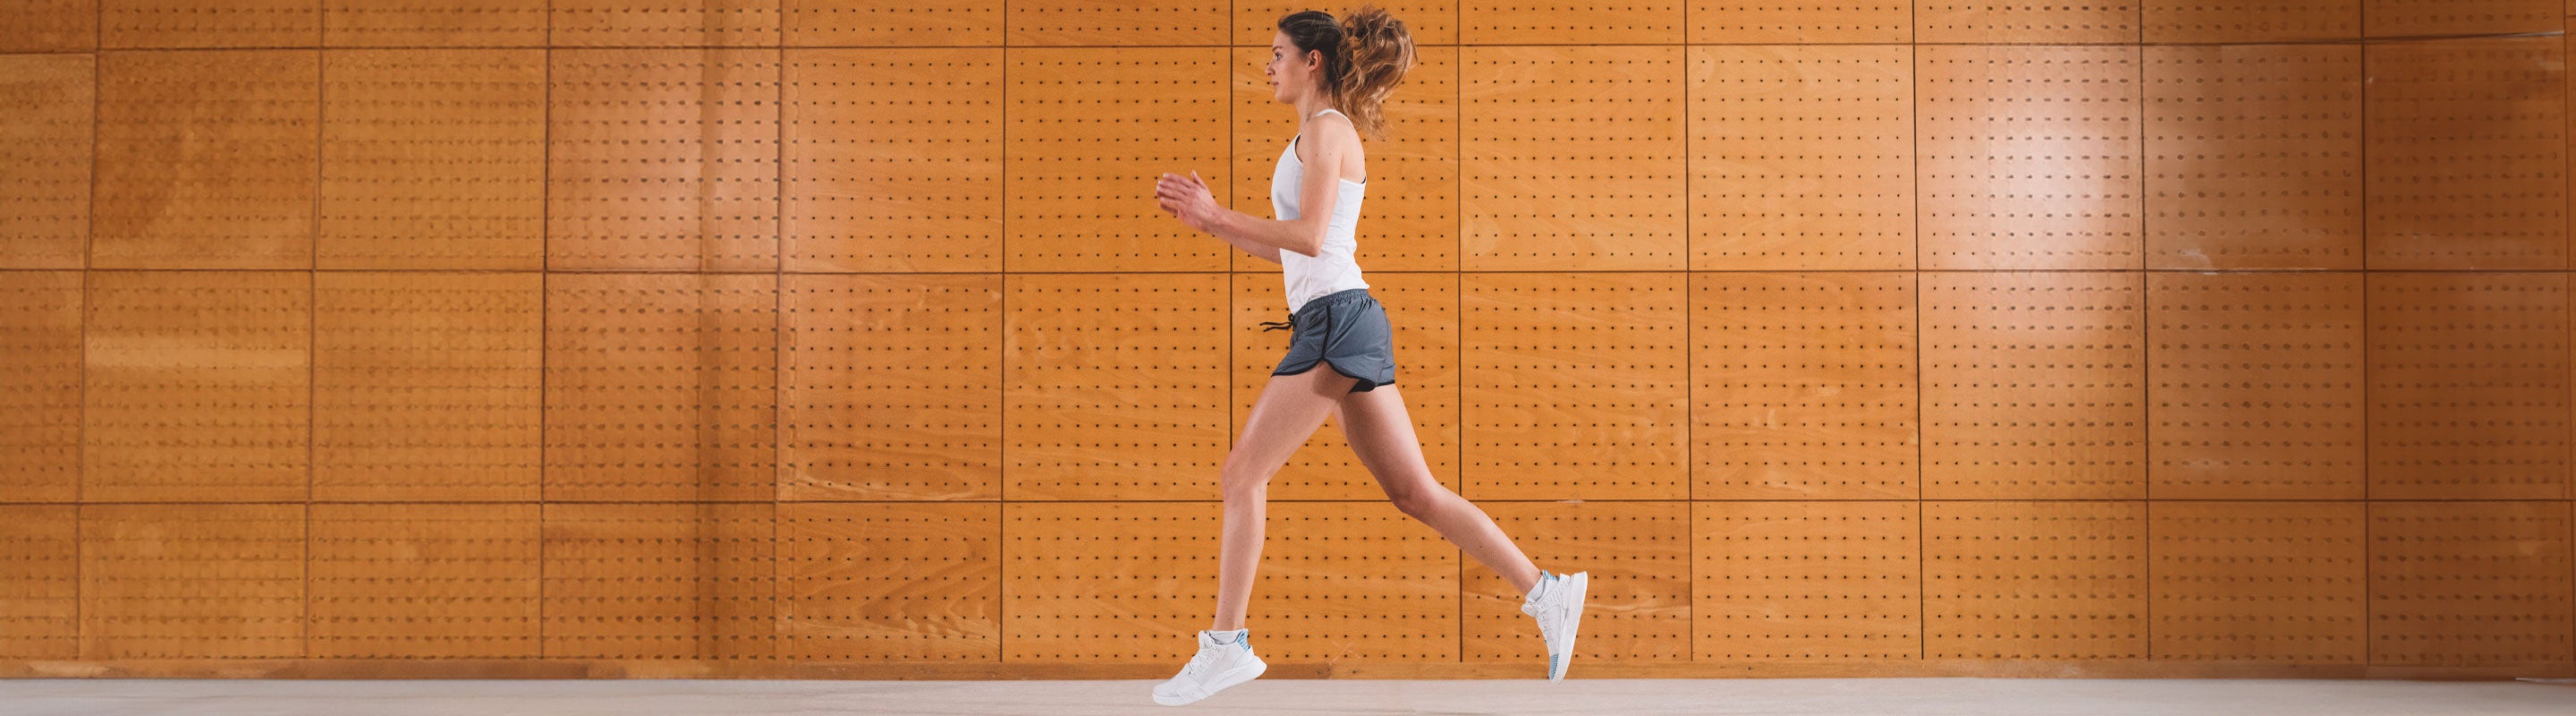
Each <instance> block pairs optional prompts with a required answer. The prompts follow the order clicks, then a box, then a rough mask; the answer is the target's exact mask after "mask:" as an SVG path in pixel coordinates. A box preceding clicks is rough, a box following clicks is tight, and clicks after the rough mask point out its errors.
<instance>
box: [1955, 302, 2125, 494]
mask: <svg viewBox="0 0 2576 716" xmlns="http://www.w3.org/2000/svg"><path fill="white" fill-rule="evenodd" d="M2142 278H2143V277H2142V276H2140V275H2138V274H2136V273H2100V272H2027V273H2025V272H2002V271H1995V272H1959V273H1949V272H1943V273H1930V272H1926V273H1924V274H1922V276H1921V277H1920V280H1921V282H1922V283H1921V287H1920V289H1919V291H1920V295H1921V301H1922V317H1923V327H1922V334H1923V338H1922V340H1923V354H1922V361H1923V363H1922V366H1923V375H1922V381H1923V398H1922V400H1923V495H1922V496H1923V497H1924V498H1926V499H2084V500H2104V499H2120V498H2141V497H2145V496H2146V464H2145V457H2146V452H2147V450H2146V447H2147V446H2146V435H2145V427H2146V424H2145V418H2146V401H2145V398H2146V385H2145V370H2144V369H2145V362H2144V361H2145V358H2146V350H2145V347H2144V342H2145V341H2144V338H2145V336H2144V335H2143V333H2144V331H2143V328H2144V326H2143V325H2142V322H2141V321H2140V320H2139V316H2138V310H2139V308H2140V307H2141V304H2142V303H2143V302H2142V301H2141V300H2140V297H2139V295H2138V293H2139V291H2140V290H2141V289H2142V288H2144V287H2143V286H2141V285H2140V284H2141V283H2143V281H2142V280H2141V279H2142Z"/></svg>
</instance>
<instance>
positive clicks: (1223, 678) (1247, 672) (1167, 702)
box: [1154, 661, 1270, 706]
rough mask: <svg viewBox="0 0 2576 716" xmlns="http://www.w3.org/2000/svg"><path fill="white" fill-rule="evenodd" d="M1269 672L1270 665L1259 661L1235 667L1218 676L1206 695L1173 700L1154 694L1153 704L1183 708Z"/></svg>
mask: <svg viewBox="0 0 2576 716" xmlns="http://www.w3.org/2000/svg"><path fill="white" fill-rule="evenodd" d="M1269 670H1270V664H1269V663H1267V662H1261V661H1255V662H1252V663H1249V664H1245V665H1242V666H1237V667H1234V668H1233V669H1229V670H1227V671H1226V672H1225V673H1223V674H1218V675H1217V678H1216V682H1215V685H1214V686H1211V687H1209V688H1208V690H1207V693H1204V694H1200V695H1199V696H1198V697H1197V698H1191V699H1185V700H1173V699H1167V698H1165V697H1164V696H1163V695H1162V694H1161V693H1156V694H1154V703H1158V704H1162V705H1164V706H1185V705H1188V704H1194V703H1198V702H1199V701H1200V700H1201V699H1205V698H1207V697H1210V696H1215V695H1216V694H1217V692H1219V691H1224V690H1226V689H1230V688H1234V687H1235V686H1236V685H1238V684H1242V683H1243V682H1246V681H1251V680H1253V679H1256V678H1260V677H1261V674H1262V672H1265V671H1269Z"/></svg>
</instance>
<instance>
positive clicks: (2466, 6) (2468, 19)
mask: <svg viewBox="0 0 2576 716" xmlns="http://www.w3.org/2000/svg"><path fill="white" fill-rule="evenodd" d="M2569 14H2570V13H2568V11H2567V9H2566V8H2564V7H2561V6H2560V4H2559V2H2558V0H2363V5H2362V18H2363V22H2362V27H2363V28H2364V29H2365V30H2367V31H2368V33H2369V34H2370V36H2372V37H2389V36H2422V35H2503V34H2510V33H2517V32H2555V31H2558V30H2561V29H2564V28H2565V27H2566V19H2567V17H2568V15H2569Z"/></svg>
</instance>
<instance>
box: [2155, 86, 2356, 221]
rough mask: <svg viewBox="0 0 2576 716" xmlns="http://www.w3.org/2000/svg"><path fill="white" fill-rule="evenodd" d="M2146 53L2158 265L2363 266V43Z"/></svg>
mask: <svg viewBox="0 0 2576 716" xmlns="http://www.w3.org/2000/svg"><path fill="white" fill-rule="evenodd" d="M2145 53H2146V67H2145V72H2146V98H2147V99H2146V101H2147V105H2146V118H2147V123H2146V127H2147V137H2146V148H2147V156H2148V157H2149V158H2150V159H2151V161H2150V162H2149V167H2148V171H2147V179H2146V226H2147V235H2146V252H2147V255H2146V266H2147V267H2148V268H2161V269H2359V268H2361V267H2362V215H2363V212H2362V194H2363V191H2362V188H2363V187H2362V151H2361V149H2362V147H2361V141H2362V111H2361V110H2362V105H2361V97H2362V74H2361V53H2362V48H2361V47H2360V46H2358V45H2251V46H2247V45H2216V46H2197V47H2175V46H2167V47H2148V48H2145Z"/></svg>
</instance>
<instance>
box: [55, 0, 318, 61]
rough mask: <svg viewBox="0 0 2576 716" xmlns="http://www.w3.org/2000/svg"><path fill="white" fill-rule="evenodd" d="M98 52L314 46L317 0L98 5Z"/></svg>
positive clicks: (113, 1)
mask: <svg viewBox="0 0 2576 716" xmlns="http://www.w3.org/2000/svg"><path fill="white" fill-rule="evenodd" d="M97 5H98V9H99V47H100V48H102V49H118V48H173V47H315V46H319V45H320V44H321V42H322V4H321V3H320V2H319V1H318V0H97Z"/></svg>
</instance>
